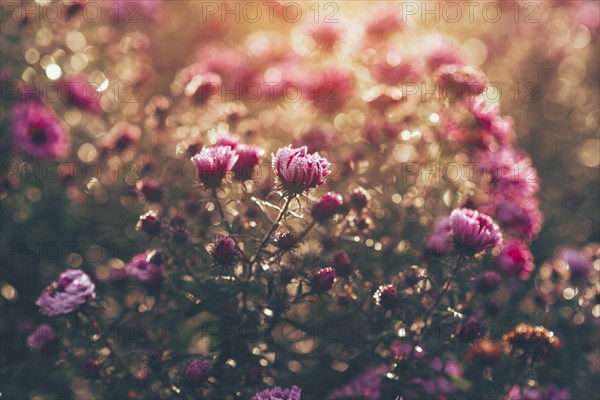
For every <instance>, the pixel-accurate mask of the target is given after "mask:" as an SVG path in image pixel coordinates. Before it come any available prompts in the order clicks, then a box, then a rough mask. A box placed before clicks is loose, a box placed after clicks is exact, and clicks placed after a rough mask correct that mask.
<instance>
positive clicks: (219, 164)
mask: <svg viewBox="0 0 600 400" xmlns="http://www.w3.org/2000/svg"><path fill="white" fill-rule="evenodd" d="M237 160H238V155H237V154H236V153H235V151H234V150H232V149H231V147H229V146H217V147H208V148H204V149H202V151H200V153H198V154H196V155H195V156H194V157H192V162H193V163H194V166H195V167H196V171H197V173H198V178H199V179H200V181H201V182H202V183H203V184H204V186H206V187H207V188H209V189H214V188H218V187H219V186H221V184H222V182H223V179H224V178H225V176H226V175H227V173H228V172H229V171H231V170H232V168H233V166H234V165H235V163H236V162H237Z"/></svg>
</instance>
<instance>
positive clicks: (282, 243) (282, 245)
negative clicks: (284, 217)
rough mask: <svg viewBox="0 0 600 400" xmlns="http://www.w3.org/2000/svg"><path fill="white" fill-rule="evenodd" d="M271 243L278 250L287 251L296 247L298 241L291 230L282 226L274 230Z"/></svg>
mask: <svg viewBox="0 0 600 400" xmlns="http://www.w3.org/2000/svg"><path fill="white" fill-rule="evenodd" d="M273 243H274V244H275V246H277V248H278V249H279V250H282V251H289V250H292V249H293V248H294V247H296V245H297V244H298V241H297V239H296V235H294V233H293V232H291V231H290V230H289V229H287V228H282V229H279V230H278V231H277V232H275V236H274V238H273Z"/></svg>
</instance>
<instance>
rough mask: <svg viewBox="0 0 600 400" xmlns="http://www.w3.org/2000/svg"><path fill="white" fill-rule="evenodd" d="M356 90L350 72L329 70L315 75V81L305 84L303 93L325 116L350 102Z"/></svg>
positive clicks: (352, 75)
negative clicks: (304, 92)
mask: <svg viewBox="0 0 600 400" xmlns="http://www.w3.org/2000/svg"><path fill="white" fill-rule="evenodd" d="M355 88H356V78H355V77H354V74H353V73H352V72H351V71H348V70H343V69H339V68H329V69H326V70H324V71H322V72H320V73H319V74H318V75H317V78H316V81H309V82H305V91H306V93H307V94H308V96H309V99H310V101H311V102H312V104H313V106H314V107H315V108H316V109H318V110H320V111H322V112H324V113H325V114H334V113H336V112H338V111H340V110H341V109H342V107H344V104H346V103H347V102H348V100H350V98H351V97H352V94H353V93H354V89H355Z"/></svg>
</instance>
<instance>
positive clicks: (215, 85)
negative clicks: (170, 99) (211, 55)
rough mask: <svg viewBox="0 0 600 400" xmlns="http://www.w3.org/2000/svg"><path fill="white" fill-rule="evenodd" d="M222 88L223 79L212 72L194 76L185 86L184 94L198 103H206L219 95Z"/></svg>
mask: <svg viewBox="0 0 600 400" xmlns="http://www.w3.org/2000/svg"><path fill="white" fill-rule="evenodd" d="M220 88H221V77H220V76H219V75H217V74H213V73H212V72H205V73H199V74H196V75H194V76H193V77H192V78H191V79H190V81H189V82H188V84H187V85H186V86H185V89H184V94H185V95H186V96H188V97H191V98H192V99H193V100H194V101H195V102H196V103H198V104H203V103H206V101H207V100H208V98H209V97H211V96H213V95H215V94H217V93H218V92H219V89H220Z"/></svg>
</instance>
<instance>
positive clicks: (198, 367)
mask: <svg viewBox="0 0 600 400" xmlns="http://www.w3.org/2000/svg"><path fill="white" fill-rule="evenodd" d="M211 366H212V363H211V362H210V361H208V360H205V359H202V358H197V359H195V360H194V361H192V362H191V363H189V364H188V365H187V367H185V370H184V373H183V382H184V383H185V384H186V385H187V386H190V387H200V386H202V385H203V384H204V383H205V382H206V379H207V378H208V373H209V371H210V368H211Z"/></svg>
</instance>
